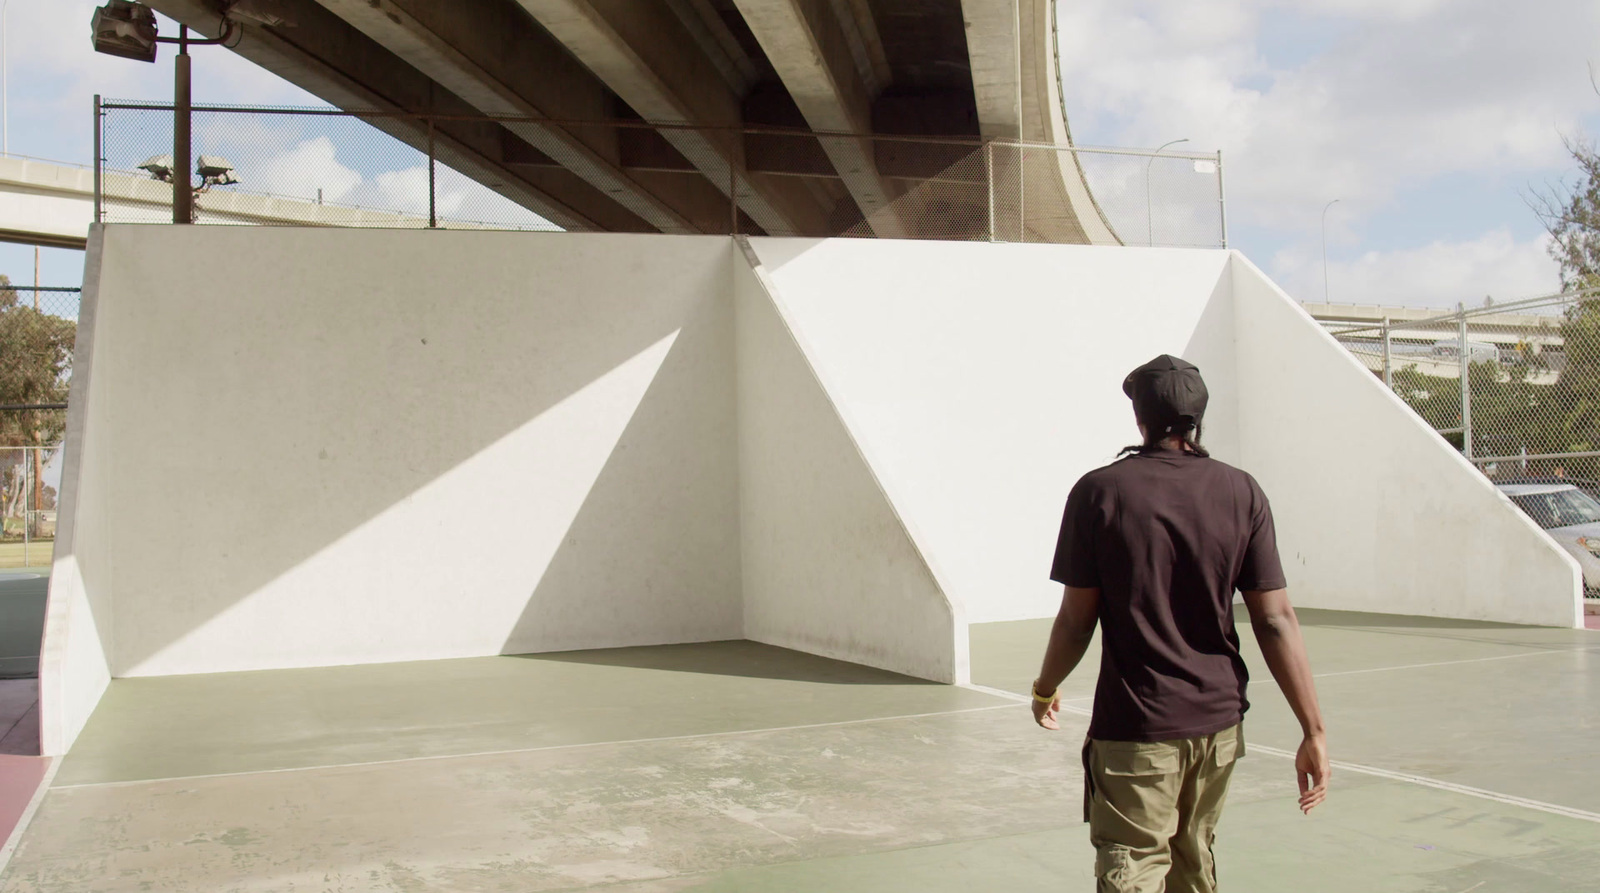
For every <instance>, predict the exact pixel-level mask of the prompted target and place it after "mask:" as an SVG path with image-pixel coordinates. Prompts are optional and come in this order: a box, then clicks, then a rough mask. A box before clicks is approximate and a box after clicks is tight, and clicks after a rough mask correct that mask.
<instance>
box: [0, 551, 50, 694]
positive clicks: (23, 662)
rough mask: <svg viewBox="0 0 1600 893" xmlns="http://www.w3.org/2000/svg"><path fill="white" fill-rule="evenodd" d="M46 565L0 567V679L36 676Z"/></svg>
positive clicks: (47, 583) (42, 621)
mask: <svg viewBox="0 0 1600 893" xmlns="http://www.w3.org/2000/svg"><path fill="white" fill-rule="evenodd" d="M49 573H50V569H49V568H5V567H3V566H0V679H15V678H20V677H25V676H33V675H36V674H37V672H38V669H39V640H40V638H41V636H42V635H43V633H44V607H45V594H46V591H47V589H48V588H49V585H50V578H49Z"/></svg>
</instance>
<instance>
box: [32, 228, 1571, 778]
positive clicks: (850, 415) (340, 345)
mask: <svg viewBox="0 0 1600 893" xmlns="http://www.w3.org/2000/svg"><path fill="white" fill-rule="evenodd" d="M196 256H226V257H229V258H232V260H231V262H230V265H229V266H228V268H227V269H226V271H225V272H224V273H221V274H219V273H218V272H216V271H215V270H213V269H210V268H199V267H195V266H193V265H192V264H186V263H180V262H178V261H179V260H181V259H184V258H192V257H196ZM1162 352H1168V353H1176V354H1181V355H1183V356H1185V357H1188V358H1189V359H1191V360H1193V361H1195V362H1196V363H1197V364H1198V365H1199V366H1200V367H1201V369H1202V370H1203V371H1204V373H1205V374H1206V377H1207V380H1208V382H1209V383H1210V385H1211V388H1212V392H1213V399H1212V409H1211V411H1210V413H1209V414H1208V418H1207V425H1206V433H1205V440H1206V442H1207V443H1209V444H1210V445H1211V446H1212V447H1213V448H1214V449H1215V451H1216V454H1217V455H1218V456H1219V458H1223V459H1225V460H1228V461H1234V462H1237V463H1239V464H1241V465H1243V467H1245V468H1246V469H1247V470H1251V471H1253V472H1255V473H1256V474H1257V475H1258V477H1259V478H1260V480H1261V482H1262V484H1263V486H1264V487H1265V489H1266V491H1267V493H1268V494H1269V496H1270V497H1271V498H1272V499H1273V502H1274V504H1275V506H1277V509H1278V516H1279V518H1280V542H1281V543H1282V544H1283V549H1284V555H1285V559H1286V561H1287V563H1288V565H1289V568H1288V570H1289V578H1290V581H1291V586H1292V587H1293V591H1294V592H1295V593H1296V594H1297V598H1298V599H1299V600H1300V601H1301V603H1309V604H1314V605H1317V606H1321V607H1350V608H1359V609H1361V610H1368V611H1384V612H1391V613H1411V614H1428V615H1434V616H1450V617H1470V618H1477V619H1485V620H1503V621H1513V622H1522V623H1542V624H1549V625H1572V624H1573V623H1574V622H1575V620H1576V619H1577V618H1578V611H1579V605H1580V602H1579V598H1578V582H1577V581H1578V574H1577V569H1576V566H1575V564H1574V563H1573V562H1572V560H1571V559H1570V558H1568V557H1567V556H1566V555H1565V554H1564V553H1562V552H1561V551H1560V550H1559V549H1557V548H1556V547H1555V546H1554V545H1553V544H1552V543H1550V541H1549V540H1548V539H1547V538H1546V537H1545V536H1544V535H1543V533H1542V532H1541V531H1539V530H1538V529H1537V528H1535V527H1534V526H1533V525H1532V524H1531V523H1530V522H1528V521H1527V520H1526V519H1525V518H1523V516H1521V515H1520V514H1519V513H1518V512H1517V511H1516V510H1515V509H1514V508H1513V507H1512V506H1511V505H1510V503H1509V502H1508V501H1507V500H1505V499H1504V498H1503V497H1501V496H1500V495H1499V494H1498V493H1497V492H1496V491H1495V490H1494V489H1493V488H1492V487H1491V486H1490V485H1489V484H1488V483H1487V481H1485V480H1484V479H1483V478H1482V477H1481V476H1479V475H1477V474H1476V473H1475V472H1474V471H1473V470H1472V469H1471V468H1470V467H1469V466H1468V465H1467V463H1465V462H1464V461H1463V460H1461V459H1460V457H1458V456H1455V455H1453V453H1452V452H1451V450H1450V448H1449V447H1448V446H1447V445H1446V444H1445V443H1444V441H1442V440H1441V439H1439V438H1438V437H1437V436H1436V435H1433V434H1432V432H1431V431H1429V430H1428V429H1427V428H1426V426H1425V425H1423V424H1422V423H1421V422H1420V421H1419V420H1417V419H1416V418H1415V417H1414V416H1412V415H1411V414H1410V413H1409V410H1407V409H1406V408H1405V407H1404V406H1403V405H1402V404H1400V403H1399V402H1398V401H1397V400H1396V399H1395V398H1393V396H1392V395H1390V394H1388V392H1387V391H1385V390H1384V389H1383V387H1382V385H1381V384H1380V383H1379V382H1377V380H1376V379H1374V378H1373V377H1372V376H1371V374H1370V373H1368V372H1366V371H1365V370H1364V369H1362V367H1361V366H1360V364H1359V363H1357V362H1356V361H1355V360H1353V359H1351V358H1350V357H1349V356H1348V355H1347V354H1346V353H1345V352H1344V351H1343V350H1342V349H1340V348H1339V347H1338V345H1337V344H1336V343H1335V342H1334V341H1333V340H1332V339H1331V338H1329V337H1327V336H1326V335H1325V334H1323V333H1322V332H1321V331H1320V330H1319V329H1318V328H1317V327H1316V326H1315V324H1314V323H1313V322H1312V321H1311V320H1310V319H1309V318H1308V317H1305V316H1304V314H1302V313H1301V312H1300V311H1299V310H1298V308H1296V307H1295V306H1294V305H1293V304H1292V303H1291V302H1289V301H1288V300H1287V298H1285V297H1284V296H1283V295H1282V294H1281V293H1280V292H1278V291H1277V290H1276V289H1275V288H1273V287H1272V285H1271V283H1269V282H1267V281H1266V280H1265V279H1264V278H1263V277H1261V276H1260V274H1259V273H1258V272H1256V271H1255V270H1254V268H1253V267H1250V266H1249V264H1248V263H1247V262H1245V261H1244V260H1243V259H1242V258H1240V257H1238V256H1237V255H1232V254H1229V253H1227V252H1222V251H1180V250H1162V249H1134V248H1120V247H1086V246H1043V245H996V244H976V243H936V242H904V241H885V240H873V241H868V240H831V241H828V240H779V239H757V240H751V241H750V242H749V243H747V244H740V243H736V242H735V241H733V240H730V239H727V238H725V237H715V236H704V237H676V236H640V235H605V234H588V235H583V234H528V233H465V232H440V231H434V232H395V231H382V230H355V229H341V230H327V229H310V228H252V229H245V228H226V227H214V228H213V227H170V226H109V227H104V228H100V229H97V230H96V231H95V232H94V233H92V234H91V240H90V250H89V253H88V267H87V269H86V276H85V295H84V309H83V321H82V323H81V324H80V341H79V351H78V356H77V358H76V365H75V375H74V381H73V393H72V396H71V403H72V408H71V411H70V412H69V426H68V434H67V446H66V455H65V468H64V475H63V493H62V509H61V511H62V523H61V528H60V530H61V533H60V536H59V538H58V540H57V546H56V567H55V570H54V573H53V576H52V581H51V594H50V607H49V614H48V618H47V623H46V631H45V643H44V651H43V655H44V657H43V665H42V667H41V691H42V694H41V715H42V717H43V725H44V746H45V752H46V753H50V754H53V753H60V752H62V751H63V750H64V749H65V748H66V747H68V746H69V745H70V744H71V742H72V740H73V739H74V737H75V736H76V735H77V733H78V732H79V730H81V729H82V727H83V724H84V722H85V721H86V720H87V718H88V716H89V713H90V712H91V711H92V710H93V709H94V706H95V704H96V702H97V701H98V699H99V697H100V695H101V692H102V691H103V690H104V688H105V687H106V684H107V682H108V680H109V678H111V677H118V676H157V675H176V674H188V673H208V672H217V671H224V670H251V669H272V668H291V667H311V666H328V665H339V664H356V663H379V662H388V661H402V660H419V659H433V658H446V657H467V656H476V655H492V654H500V653H522V652H530V651H555V650H565V649H581V648H598V647H607V646H622V645H640V644H659V643H670V642H688V641H706V640H715V639H729V638H740V637H746V638H751V639H756V640H759V641H763V642H769V643H773V644H778V645H784V646H787V647H791V648H797V649H801V650H805V651H810V652H814V653H817V654H822V655H826V656H829V657H835V658H842V659H845V660H851V661H856V662H859V663H863V664H868V665H871V666H876V667H881V668H885V669H890V670H895V671H898V672H902V673H908V674H911V675H915V676H920V677H923V678H928V679H933V680H937V681H943V682H963V681H966V679H967V673H968V670H967V640H966V624H967V622H968V621H969V620H972V621H980V620H1001V619H1012V618H1023V617H1041V616H1048V615H1050V614H1051V613H1053V612H1054V610H1055V607H1056V603H1057V601H1058V599H1059V589H1058V587H1056V586H1054V584H1051V583H1050V582H1049V581H1048V580H1047V579H1046V578H1045V577H1046V569H1047V566H1048V563H1049V560H1050V555H1051V550H1052V548H1053V545H1054V537H1055V533H1056V527H1057V523H1058V521H1059V517H1060V511H1061V506H1062V503H1063V501H1064V500H1065V498H1066V494H1067V492H1068V490H1069V489H1070V487H1071V485H1072V483H1073V482H1074V481H1075V480H1076V479H1077V477H1078V476H1079V475H1081V474H1083V473H1084V472H1085V471H1088V470H1089V469H1091V468H1093V467H1095V466H1098V465H1100V464H1103V463H1105V462H1108V461H1111V460H1112V459H1113V458H1114V457H1115V455H1116V453H1117V451H1118V449H1119V448H1121V447H1122V446H1124V445H1126V444H1128V443H1131V442H1132V441H1134V440H1135V439H1136V434H1135V430H1134V427H1133V423H1132V418H1131V412H1130V410H1129V408H1128V404H1127V401H1126V398H1124V397H1123V396H1122V394H1121V392H1120V387H1119V385H1120V382H1121V380H1122V377H1123V376H1124V375H1125V374H1126V372H1127V371H1128V370H1129V369H1130V368H1132V367H1133V366H1134V365H1136V364H1138V363H1140V362H1142V361H1144V360H1146V359H1148V358H1149V357H1151V356H1153V355H1155V354H1158V353H1162Z"/></svg>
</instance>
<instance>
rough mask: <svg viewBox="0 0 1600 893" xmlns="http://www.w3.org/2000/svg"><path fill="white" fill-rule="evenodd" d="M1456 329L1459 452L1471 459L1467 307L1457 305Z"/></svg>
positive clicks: (1470, 358) (1470, 396)
mask: <svg viewBox="0 0 1600 893" xmlns="http://www.w3.org/2000/svg"><path fill="white" fill-rule="evenodd" d="M1456 309H1457V310H1458V312H1459V315H1458V316H1457V317H1456V323H1457V325H1456V328H1457V331H1458V332H1459V334H1460V339H1461V341H1460V348H1459V350H1460V352H1461V452H1462V453H1463V454H1464V455H1465V456H1466V457H1467V458H1468V459H1471V458H1472V376H1471V374H1470V373H1471V371H1472V355H1471V354H1470V353H1469V352H1468V351H1467V305H1466V303H1465V302H1461V303H1458V304H1457V305H1456Z"/></svg>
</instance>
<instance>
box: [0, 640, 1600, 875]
mask: <svg viewBox="0 0 1600 893" xmlns="http://www.w3.org/2000/svg"><path fill="white" fill-rule="evenodd" d="M1302 619H1303V621H1304V623H1305V624H1306V634H1307V639H1308V641H1309V643H1310V647H1311V652H1312V657H1313V661H1314V665H1315V669H1316V671H1317V673H1318V674H1319V675H1320V676H1321V678H1320V679H1319V688H1320V690H1321V692H1322V696H1323V699H1324V703H1325V708H1326V712H1327V714H1328V717H1329V723H1330V730H1331V744H1332V748H1333V752H1334V757H1335V759H1336V760H1338V761H1340V763H1339V765H1338V766H1337V767H1336V770H1335V776H1334V788H1333V793H1332V795H1331V797H1330V799H1329V801H1328V802H1327V804H1325V805H1324V806H1323V807H1322V808H1320V809H1319V810H1317V812H1316V813H1314V814H1313V815H1312V816H1310V817H1302V816H1301V815H1299V813H1298V812H1297V811H1296V809H1295V806H1294V781H1293V777H1292V770H1291V763H1290V761H1289V760H1288V759H1287V758H1286V757H1285V756H1283V754H1284V753H1286V752H1288V751H1290V750H1292V749H1293V748H1294V746H1295V745H1296V744H1297V743H1298V735H1297V734H1296V730H1295V728H1294V726H1293V720H1292V718H1291V717H1290V716H1289V714H1288V711H1287V708H1286V707H1285V706H1284V704H1283V702H1282V699H1281V697H1280V696H1279V695H1278V694H1277V692H1276V690H1275V689H1274V688H1273V686H1272V684H1271V683H1270V681H1266V682H1265V684H1261V683H1258V684H1256V685H1254V686H1252V697H1253V698H1254V700H1255V702H1256V703H1255V707H1254V708H1253V709H1252V711H1251V713H1250V716H1249V719H1248V720H1247V723H1246V737H1247V739H1248V740H1249V748H1250V752H1249V755H1248V756H1247V757H1246V758H1245V759H1244V761H1243V762H1242V763H1241V764H1240V768H1239V770H1238V772H1237V774H1236V776H1235V783H1234V788H1233V791H1232V793H1231V796H1230V800H1229V805H1228V809H1227V812H1226V814H1225V816H1224V819H1223V823H1222V827H1221V829H1220V832H1219V840H1218V859H1219V866H1220V875H1221V879H1222V881H1223V884H1224V886H1225V888H1226V889H1231V890H1260V891H1279V890H1296V891H1311V893H1316V891H1330V893H1331V891H1340V893H1343V891H1352V890H1361V891H1415V893H1466V891H1475V893H1490V891H1517V893H1545V891H1567V890H1572V891H1577V890H1593V889H1595V880H1594V878H1595V877H1597V876H1600V773H1597V772H1595V771H1594V770H1593V768H1592V767H1593V764H1594V759H1593V750H1594V729H1595V728H1596V726H1597V723H1600V654H1597V652H1600V638H1597V637H1596V634H1594V633H1588V632H1584V631H1575V630H1552V629H1531V628H1521V627H1507V626H1499V625H1491V624H1469V623H1451V622H1444V621H1423V620H1416V619H1408V618H1381V617H1374V616H1371V615H1353V614H1336V613H1329V612H1312V611H1306V612H1303V614H1302ZM1047 631H1048V622H1044V621H1026V622H1021V623H1012V624H991V625H986V626H981V627H976V628H974V630H973V634H972V651H973V667H974V673H973V675H974V683H975V685H976V686H983V687H987V688H991V689H994V690H996V691H997V692H999V693H991V692H988V691H983V690H977V689H961V688H953V687H947V686H937V685H928V684H924V683H919V682H916V681H915V680H909V679H905V678H903V677H899V676H894V675H893V674H888V673H883V672H879V671H874V670H868V669H864V668H861V667H855V666H851V665H848V664H841V663H837V662H834V661H827V660H823V659H820V658H814V657H809V656H806V655H800V654H795V653H793V652H788V651H783V650H781V649H776V648H770V647H767V646H761V645H756V644H752V643H744V642H731V643H713V644H708V645H687V646H669V647H661V648H639V649H626V650H617V651H599V652H585V653H579V654H565V655H541V656H533V657H503V658H483V659H471V660H457V661H441V662H431V663H415V664H393V665H384V666H367V667H346V668H332V669H318V670H293V671H279V672H269V673H237V674H223V675H216V676H200V677H181V678H167V679H125V680H118V681H116V682H115V683H113V686H112V688H111V690H110V692H109V693H108V694H107V696H106V699H105V701H104V702H103V703H102V705H101V707H100V709H99V710H98V711H97V712H96V714H95V716H94V717H93V719H92V720H91V722H90V725H89V727H88V728H87V729H86V731H85V732H84V735H83V737H82V738H81V739H80V741H79V744H78V746H77V747H76V748H75V749H74V751H73V752H72V753H71V754H70V755H68V756H67V757H66V758H65V760H64V761H63V762H62V764H61V766H60V770H59V772H58V774H57V775H56V777H55V779H54V782H53V787H52V788H51V789H50V791H49V792H48V794H47V795H46V796H45V798H44V800H43V802H42V804H41V806H40V808H39V811H38V813H37V815H36V817H35V818H34V820H33V822H32V824H31V825H30V826H29V827H28V829H27V830H26V832H25V833H24V835H23V837H22V841H21V844H20V846H19V847H18V849H17V851H16V853H15V855H14V856H13V858H12V860H11V862H10V863H9V865H8V866H7V867H6V869H5V872H4V874H3V875H0V893H21V891H30V893H53V891H74V893H80V891H85V893H87V891H122V890H159V891H174V893H184V891H197V893H198V891H205V893H217V891H285V890H293V891H396V893H421V891H440V893H443V891H452V893H453V891H508V893H509V891H519V893H520V891H556V890H575V889H588V888H595V887H599V888H604V889H607V890H613V891H619V893H667V891H689V890H692V891H705V893H710V891H778V890H784V891H795V890H830V891H832V890H862V891H913V890H915V891H957V890H960V891H967V890H997V891H1035V890H1038V891H1044V890H1051V891H1055V890H1089V889H1092V886H1093V882H1092V879H1091V878H1090V872H1091V865H1092V861H1093V860H1092V853H1091V851H1090V848H1089V845H1088V841H1087V832H1086V829H1085V827H1084V826H1083V824H1082V823H1081V822H1080V821H1078V819H1079V818H1080V801H1079V796H1080V790H1081V785H1082V777H1081V773H1080V771H1079V769H1078V765H1077V746H1078V745H1079V744H1080V743H1081V740H1082V735H1083V731H1084V729H1085V727H1086V722H1087V718H1086V717H1085V716H1083V715H1081V714H1071V715H1069V716H1067V717H1066V719H1067V722H1066V723H1065V728H1064V730H1063V731H1062V732H1061V733H1057V734H1050V733H1047V732H1044V731H1042V730H1040V729H1038V728H1037V727H1036V726H1034V725H1033V724H1032V722H1031V719H1030V717H1029V715H1028V711H1027V708H1026V706H1025V705H1024V704H1021V703H1019V702H1018V698H1017V696H1016V695H1015V694H1011V695H1006V694H1004V693H1006V692H1010V693H1020V692H1025V691H1026V689H1027V685H1028V682H1029V681H1030V680H1031V678H1032V676H1033V673H1034V670H1035V668H1036V666H1037V662H1038V658H1039V653H1040V650H1041V649H1042V647H1043V642H1044V638H1045V635H1046V634H1047ZM1242 632H1243V634H1244V635H1245V637H1246V639H1247V640H1248V636H1249V632H1248V625H1245V626H1244V628H1243V629H1242ZM1093 659H1094V655H1092V654H1091V656H1090V660H1093ZM1249 659H1250V660H1251V665H1252V668H1253V669H1256V670H1257V671H1258V672H1259V673H1260V674H1261V677H1260V678H1262V679H1263V680H1265V676H1264V671H1262V670H1259V668H1260V666H1261V664H1260V660H1259V656H1258V655H1257V654H1256V653H1255V652H1254V651H1253V649H1252V650H1251V652H1250V655H1249ZM1092 685H1093V668H1092V666H1089V665H1086V666H1085V668H1083V669H1082V670H1080V672H1079V673H1078V674H1077V675H1075V676H1074V677H1073V678H1072V679H1070V680H1069V681H1068V683H1067V690H1068V695H1069V697H1075V698H1080V699H1081V700H1078V701H1075V702H1073V704H1072V706H1073V707H1075V708H1076V709H1078V710H1086V709H1087V707H1088V706H1089V703H1090V701H1089V700H1088V696H1089V695H1090V694H1091V692H1092Z"/></svg>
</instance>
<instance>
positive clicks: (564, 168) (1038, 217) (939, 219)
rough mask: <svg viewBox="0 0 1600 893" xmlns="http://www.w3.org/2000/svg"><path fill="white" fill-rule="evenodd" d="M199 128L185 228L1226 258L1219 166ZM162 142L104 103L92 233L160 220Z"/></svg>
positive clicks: (752, 144) (155, 130)
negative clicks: (1177, 252) (837, 241)
mask: <svg viewBox="0 0 1600 893" xmlns="http://www.w3.org/2000/svg"><path fill="white" fill-rule="evenodd" d="M191 114H192V128H191V131H192V141H193V143H194V155H195V157H196V158H197V159H198V160H200V161H206V160H210V161H211V162H213V165H212V169H213V170H218V169H219V168H218V165H220V164H223V163H224V162H223V161H222V160H223V159H225V165H226V168H227V173H226V175H223V176H213V177H211V178H210V179H209V180H208V181H207V182H202V183H197V184H194V185H195V186H196V187H197V188H198V189H199V192H198V194H197V199H196V203H195V210H194V215H195V216H194V222H196V223H217V224H229V223H232V224H241V223H244V224H291V225H315V226H364V227H403V228H430V227H435V228H453V229H525V230H617V231H639V232H653V231H663V232H686V233H738V234H745V235H798V236H814V235H832V236H839V235H842V236H861V237H874V236H876V237H897V238H932V239H957V240H979V241H1008V242H1085V241H1091V240H1093V241H1100V242H1105V241H1115V242H1121V243H1124V244H1135V245H1162V246H1184V247H1225V246H1226V243H1227V233H1226V213H1225V207H1224V204H1225V199H1224V195H1223V181H1222V159H1221V154H1220V153H1214V154H1197V153H1185V152H1176V151H1162V152H1151V151H1148V150H1136V149H1105V148H1082V147H1063V146H1054V145H1038V144H1031V143H1025V142H1019V141H1014V140H981V139H978V138H964V137H948V138H933V137H905V136H889V135H882V134H844V133H813V132H809V131H801V130H794V129H785V128H775V127H765V128H764V127H742V128H706V127H692V126H688V125H673V124H651V123H647V122H644V121H637V120H616V121H558V120H552V119H543V118H511V117H491V116H461V115H421V114H411V113H402V112H385V111H343V110H339V109H331V108H323V109H314V108H265V107H240V106H196V107H195V108H194V109H193V111H192V113H191ZM173 129H174V110H173V106H172V105H171V104H167V103H155V102H128V101H115V100H108V101H100V100H98V99H97V100H96V109H95V135H96V146H97V151H96V153H95V155H96V158H95V171H96V176H95V182H96V187H95V194H96V209H95V214H96V219H97V220H101V221H105V222H141V223H143V222H166V221H170V219H171V214H172V211H171V194H172V188H173V187H172V185H171V183H170V182H163V181H160V180H157V179H153V177H152V172H154V173H155V174H156V175H158V176H161V175H164V176H167V177H168V178H169V179H170V176H171V173H170V165H171V162H170V161H167V162H166V164H167V166H168V170H167V171H165V172H163V171H162V170H161V166H162V159H163V157H167V158H170V157H171V155H172V152H173V149H172V146H173V142H172V139H173V137H172V134H173ZM202 156H203V158H202ZM841 171H844V172H846V173H845V174H843V175H841V173H840V172H841ZM1085 215H1087V216H1089V217H1091V218H1097V219H1090V220H1086V221H1085V220H1081V219H1080V217H1082V216H1085ZM1108 231H1109V233H1111V234H1112V235H1110V236H1107V235H1105V234H1106V233H1107V232H1108Z"/></svg>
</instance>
